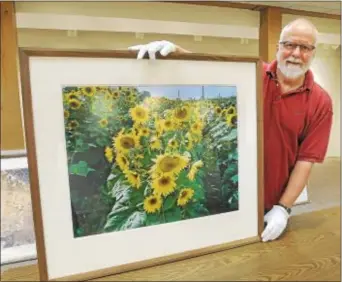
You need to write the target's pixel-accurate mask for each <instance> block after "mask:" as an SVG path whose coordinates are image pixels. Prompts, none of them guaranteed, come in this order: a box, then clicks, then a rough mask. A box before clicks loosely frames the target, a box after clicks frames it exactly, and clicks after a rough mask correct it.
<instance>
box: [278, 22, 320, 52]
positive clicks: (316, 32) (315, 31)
mask: <svg viewBox="0 0 342 282" xmlns="http://www.w3.org/2000/svg"><path fill="white" fill-rule="evenodd" d="M298 23H300V24H304V25H307V26H309V27H310V28H311V29H312V32H313V36H314V44H313V45H314V46H316V45H317V40H318V30H317V28H316V26H315V25H314V24H313V23H312V22H311V21H309V20H308V19H305V18H298V19H296V20H293V21H291V22H290V23H288V24H287V25H286V26H285V27H284V28H283V29H282V31H281V33H280V39H279V41H283V40H284V37H285V33H286V32H287V31H288V30H289V29H290V28H291V27H292V26H293V25H295V24H298Z"/></svg>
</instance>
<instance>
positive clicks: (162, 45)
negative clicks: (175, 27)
mask: <svg viewBox="0 0 342 282" xmlns="http://www.w3.org/2000/svg"><path fill="white" fill-rule="evenodd" d="M128 50H133V51H139V52H138V55H137V59H142V58H143V57H144V55H145V53H146V52H147V53H148V55H149V58H150V59H152V60H155V59H156V53H157V52H158V51H159V52H160V54H161V55H162V56H167V55H168V54H170V53H172V52H176V50H177V46H176V45H175V44H173V43H172V42H169V41H166V40H162V41H153V42H150V43H148V44H145V45H135V46H130V47H128Z"/></svg>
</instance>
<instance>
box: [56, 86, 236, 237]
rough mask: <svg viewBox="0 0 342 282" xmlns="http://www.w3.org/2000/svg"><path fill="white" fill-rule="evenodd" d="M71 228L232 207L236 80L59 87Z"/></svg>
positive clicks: (141, 222) (81, 230) (118, 225)
mask: <svg viewBox="0 0 342 282" xmlns="http://www.w3.org/2000/svg"><path fill="white" fill-rule="evenodd" d="M62 95H63V108H64V125H65V141H66V149H67V160H68V174H69V187H70V196H71V199H70V204H71V209H72V219H73V232H74V237H83V236H89V235H94V234H100V233H105V232H118V231H123V230H128V229H134V228H142V227H145V226H152V225H158V224H165V223H171V222H177V221H182V220H189V219H194V218H199V217H204V216H210V215H215V214H220V213H227V212H234V211H236V210H238V209H239V185H238V183H239V181H238V112H237V104H236V99H237V90H236V87H234V86H221V85H217V86H216V85H194V86H192V85H160V86H157V85H151V86H149V85H141V86H140V85H81V86H79V85H67V86H64V87H63V89H62Z"/></svg>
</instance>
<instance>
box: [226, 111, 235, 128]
mask: <svg viewBox="0 0 342 282" xmlns="http://www.w3.org/2000/svg"><path fill="white" fill-rule="evenodd" d="M227 124H228V125H230V126H237V114H231V115H228V116H227Z"/></svg>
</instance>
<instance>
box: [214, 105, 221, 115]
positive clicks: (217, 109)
mask: <svg viewBox="0 0 342 282" xmlns="http://www.w3.org/2000/svg"><path fill="white" fill-rule="evenodd" d="M215 113H216V114H218V115H219V114H221V113H222V109H221V108H220V107H216V108H215Z"/></svg>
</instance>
